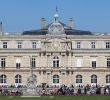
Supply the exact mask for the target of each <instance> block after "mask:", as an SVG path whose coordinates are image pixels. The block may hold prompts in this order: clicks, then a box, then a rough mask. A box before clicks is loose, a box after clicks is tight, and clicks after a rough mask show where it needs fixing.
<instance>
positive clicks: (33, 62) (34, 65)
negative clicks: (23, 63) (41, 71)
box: [31, 58, 36, 68]
mask: <svg viewBox="0 0 110 100" xmlns="http://www.w3.org/2000/svg"><path fill="white" fill-rule="evenodd" d="M31 67H32V68H35V67H36V59H35V58H32V62H31Z"/></svg>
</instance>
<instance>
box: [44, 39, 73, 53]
mask: <svg viewBox="0 0 110 100" xmlns="http://www.w3.org/2000/svg"><path fill="white" fill-rule="evenodd" d="M70 49H71V43H67V42H63V41H61V40H60V39H57V38H54V39H52V40H51V42H50V41H49V42H45V50H49V51H50V50H51V51H64V50H70Z"/></svg>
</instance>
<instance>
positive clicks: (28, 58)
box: [0, 12, 110, 86]
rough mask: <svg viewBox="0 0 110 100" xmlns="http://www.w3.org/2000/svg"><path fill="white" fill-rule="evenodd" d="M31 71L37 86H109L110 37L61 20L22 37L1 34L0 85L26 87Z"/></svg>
mask: <svg viewBox="0 0 110 100" xmlns="http://www.w3.org/2000/svg"><path fill="white" fill-rule="evenodd" d="M30 68H32V72H33V77H35V78H36V81H37V85H41V84H43V83H45V84H47V85H62V84H65V85H68V84H72V85H74V86H76V85H79V84H81V85H87V84H91V85H92V84H93V85H94V84H100V85H110V34H109V33H94V32H90V31H84V30H76V29H74V21H73V19H72V18H70V22H69V25H66V24H64V23H62V22H61V21H60V20H59V15H58V13H57V12H56V14H55V15H54V18H53V21H52V23H50V24H48V25H46V21H45V19H44V18H41V28H40V29H38V30H30V31H24V32H22V33H5V32H2V22H1V23H0V85H26V84H27V79H28V77H29V73H30Z"/></svg>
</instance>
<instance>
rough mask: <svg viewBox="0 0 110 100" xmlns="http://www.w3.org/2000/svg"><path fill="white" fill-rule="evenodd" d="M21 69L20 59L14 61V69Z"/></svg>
mask: <svg viewBox="0 0 110 100" xmlns="http://www.w3.org/2000/svg"><path fill="white" fill-rule="evenodd" d="M20 67H21V61H20V59H16V69H20Z"/></svg>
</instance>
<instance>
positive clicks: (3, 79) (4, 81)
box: [0, 75, 7, 83]
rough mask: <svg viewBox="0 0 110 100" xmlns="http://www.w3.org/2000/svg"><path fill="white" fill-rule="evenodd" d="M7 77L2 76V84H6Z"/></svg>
mask: <svg viewBox="0 0 110 100" xmlns="http://www.w3.org/2000/svg"><path fill="white" fill-rule="evenodd" d="M6 78H7V77H6V75H1V76H0V83H6Z"/></svg>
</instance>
